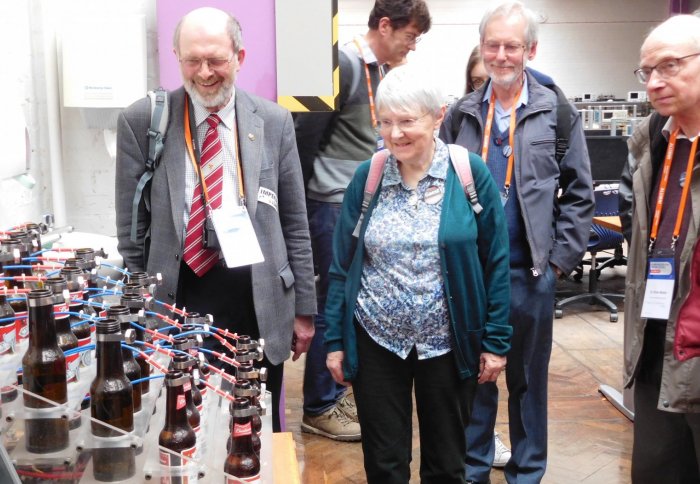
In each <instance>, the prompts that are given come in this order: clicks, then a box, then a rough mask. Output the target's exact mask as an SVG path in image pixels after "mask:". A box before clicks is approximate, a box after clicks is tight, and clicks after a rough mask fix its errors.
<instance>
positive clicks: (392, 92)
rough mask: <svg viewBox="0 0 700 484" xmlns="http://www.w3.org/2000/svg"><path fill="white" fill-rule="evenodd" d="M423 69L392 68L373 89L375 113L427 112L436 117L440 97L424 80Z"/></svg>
mask: <svg viewBox="0 0 700 484" xmlns="http://www.w3.org/2000/svg"><path fill="white" fill-rule="evenodd" d="M426 71H427V70H426V69H418V68H416V67H415V66H414V65H403V66H399V67H395V68H393V69H392V70H391V71H389V73H388V74H387V75H386V76H384V79H383V80H382V82H380V83H379V87H378V88H377V97H376V102H377V110H378V111H381V110H384V109H387V110H389V111H391V112H398V111H405V112H414V113H418V112H430V113H432V114H433V115H434V116H439V115H440V109H441V108H442V106H443V104H444V103H443V99H444V98H443V94H442V90H441V89H440V87H439V85H438V83H437V82H435V81H434V80H432V79H430V78H429V77H428V76H426Z"/></svg>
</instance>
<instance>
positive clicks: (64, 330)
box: [45, 276, 80, 383]
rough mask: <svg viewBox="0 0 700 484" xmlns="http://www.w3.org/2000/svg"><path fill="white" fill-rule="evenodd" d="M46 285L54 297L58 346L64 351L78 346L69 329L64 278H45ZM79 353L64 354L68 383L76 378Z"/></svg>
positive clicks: (66, 286)
mask: <svg viewBox="0 0 700 484" xmlns="http://www.w3.org/2000/svg"><path fill="white" fill-rule="evenodd" d="M45 284H46V287H47V288H48V289H50V290H51V292H52V293H53V297H54V305H53V311H54V322H55V324H56V341H57V342H58V346H59V347H60V348H61V349H62V350H63V352H64V353H66V352H67V351H68V350H72V349H74V348H77V347H78V338H77V337H76V336H75V334H74V333H73V331H71V329H70V315H69V314H67V313H68V309H69V306H68V301H66V300H65V297H64V294H63V292H64V291H67V290H68V285H67V284H66V279H65V278H64V277H63V276H59V277H49V278H48V279H46V282H45ZM79 358H80V354H79V353H73V354H71V355H69V356H66V379H67V380H68V383H70V382H74V381H77V380H78V366H79V364H80V360H79Z"/></svg>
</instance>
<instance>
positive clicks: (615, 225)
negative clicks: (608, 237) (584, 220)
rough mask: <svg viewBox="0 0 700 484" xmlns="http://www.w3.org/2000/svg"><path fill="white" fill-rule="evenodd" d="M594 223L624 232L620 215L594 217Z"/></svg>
mask: <svg viewBox="0 0 700 484" xmlns="http://www.w3.org/2000/svg"><path fill="white" fill-rule="evenodd" d="M593 223H594V224H597V225H600V226H602V227H605V228H606V229H610V230H614V231H615V232H619V233H622V223H621V222H620V217H618V216H617V215H613V216H610V217H593Z"/></svg>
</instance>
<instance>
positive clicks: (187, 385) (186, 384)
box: [183, 380, 192, 392]
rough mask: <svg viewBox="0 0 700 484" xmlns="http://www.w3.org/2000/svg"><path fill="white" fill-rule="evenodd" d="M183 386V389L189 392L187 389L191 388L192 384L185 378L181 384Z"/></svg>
mask: <svg viewBox="0 0 700 484" xmlns="http://www.w3.org/2000/svg"><path fill="white" fill-rule="evenodd" d="M183 386H184V387H185V391H186V392H189V391H191V390H192V386H191V385H190V381H189V380H187V381H186V382H185V383H184V384H183Z"/></svg>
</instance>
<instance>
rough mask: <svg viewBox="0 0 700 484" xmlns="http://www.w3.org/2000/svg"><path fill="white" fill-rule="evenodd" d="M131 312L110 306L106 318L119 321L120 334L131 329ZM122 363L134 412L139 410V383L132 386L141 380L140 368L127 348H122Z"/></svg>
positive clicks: (124, 308)
mask: <svg viewBox="0 0 700 484" xmlns="http://www.w3.org/2000/svg"><path fill="white" fill-rule="evenodd" d="M130 315H131V312H130V311H129V308H127V307H126V306H122V305H117V304H115V305H112V306H110V307H109V309H108V310H107V317H109V318H114V319H116V320H118V321H119V325H120V327H121V332H122V334H126V331H127V330H129V329H131V323H130V318H131V316H130ZM122 361H123V362H124V374H125V375H126V377H127V378H128V379H129V381H130V382H131V386H132V387H133V390H134V412H138V411H139V410H141V383H136V384H134V381H135V380H138V379H140V378H141V367H140V366H139V364H138V363H137V362H136V358H134V353H133V352H132V351H131V350H130V349H129V348H124V347H122Z"/></svg>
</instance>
